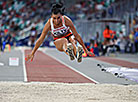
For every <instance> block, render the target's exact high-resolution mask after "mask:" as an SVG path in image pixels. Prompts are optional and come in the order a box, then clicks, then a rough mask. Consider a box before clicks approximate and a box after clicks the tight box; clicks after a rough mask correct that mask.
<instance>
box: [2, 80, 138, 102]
mask: <svg viewBox="0 0 138 102" xmlns="http://www.w3.org/2000/svg"><path fill="white" fill-rule="evenodd" d="M0 102H138V85H117V84H91V83H85V84H69V83H68V84H67V83H51V82H31V83H24V82H0Z"/></svg>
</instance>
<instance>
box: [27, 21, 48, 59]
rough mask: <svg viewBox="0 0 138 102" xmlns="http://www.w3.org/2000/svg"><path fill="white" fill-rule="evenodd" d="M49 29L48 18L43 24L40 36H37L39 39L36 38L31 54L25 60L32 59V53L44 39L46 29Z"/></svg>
mask: <svg viewBox="0 0 138 102" xmlns="http://www.w3.org/2000/svg"><path fill="white" fill-rule="evenodd" d="M49 30H50V22H49V20H48V21H47V23H46V24H45V26H44V28H43V31H42V34H41V36H40V37H39V39H38V40H37V42H36V44H35V46H34V48H33V50H32V52H31V54H29V55H28V56H27V57H26V58H25V60H26V61H28V60H31V61H32V60H33V58H34V54H35V52H36V51H37V49H38V48H39V47H40V45H41V44H42V42H43V41H44V39H45V36H46V35H47V33H48V31H49Z"/></svg>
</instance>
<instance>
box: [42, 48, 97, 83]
mask: <svg viewBox="0 0 138 102" xmlns="http://www.w3.org/2000/svg"><path fill="white" fill-rule="evenodd" d="M45 51H46V50H43V51H42V52H43V53H44V54H45ZM47 55H48V54H47ZM48 56H50V57H52V58H54V59H55V60H57V61H59V62H60V63H62V64H64V65H65V66H67V67H69V68H70V69H72V70H73V71H75V72H77V73H79V74H81V75H82V76H84V77H86V78H87V79H89V80H91V81H92V82H94V83H96V84H99V82H97V81H96V80H94V79H92V78H90V77H88V76H87V75H85V74H84V73H82V72H80V71H78V70H76V69H74V68H73V67H71V66H70V65H68V64H66V63H64V62H63V61H61V60H59V59H57V58H56V57H54V56H53V55H51V54H50V55H48Z"/></svg>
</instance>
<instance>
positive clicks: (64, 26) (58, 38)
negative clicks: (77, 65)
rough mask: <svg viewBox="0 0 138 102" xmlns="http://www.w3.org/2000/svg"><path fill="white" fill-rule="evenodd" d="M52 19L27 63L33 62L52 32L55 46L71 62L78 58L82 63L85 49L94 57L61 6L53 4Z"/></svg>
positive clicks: (45, 27)
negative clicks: (67, 56)
mask: <svg viewBox="0 0 138 102" xmlns="http://www.w3.org/2000/svg"><path fill="white" fill-rule="evenodd" d="M51 11H52V14H51V18H50V19H49V20H48V21H47V23H46V24H45V26H44V28H43V31H42V34H41V36H40V37H39V39H38V40H37V42H36V45H35V47H34V48H33V50H32V52H31V53H30V54H29V55H28V56H27V57H26V61H28V60H31V61H32V60H33V58H34V55H35V52H36V51H37V49H38V48H39V46H40V45H41V44H42V42H43V41H44V39H45V36H46V35H47V33H48V31H51V33H52V35H53V38H54V44H55V46H56V48H57V49H58V50H59V51H64V52H65V53H66V54H67V55H69V56H70V59H71V60H74V59H75V57H76V58H77V61H78V62H81V61H82V53H83V49H84V51H85V52H86V53H87V54H88V55H90V56H91V55H93V53H91V52H89V51H88V50H87V48H86V47H85V45H84V43H83V40H82V38H81V37H80V35H79V34H78V33H77V31H76V29H75V27H74V24H73V23H72V21H71V19H70V18H68V17H67V16H65V15H64V8H63V5H61V4H58V3H57V4H53V6H52V10H51ZM73 35H74V37H75V40H77V41H78V42H79V44H80V45H79V46H78V47H76V44H75V40H74V38H73V37H72V36H73Z"/></svg>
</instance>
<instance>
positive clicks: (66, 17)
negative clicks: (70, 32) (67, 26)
mask: <svg viewBox="0 0 138 102" xmlns="http://www.w3.org/2000/svg"><path fill="white" fill-rule="evenodd" d="M63 17H64V19H65V20H69V21H71V19H70V18H69V17H68V16H66V15H64V16H63Z"/></svg>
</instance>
